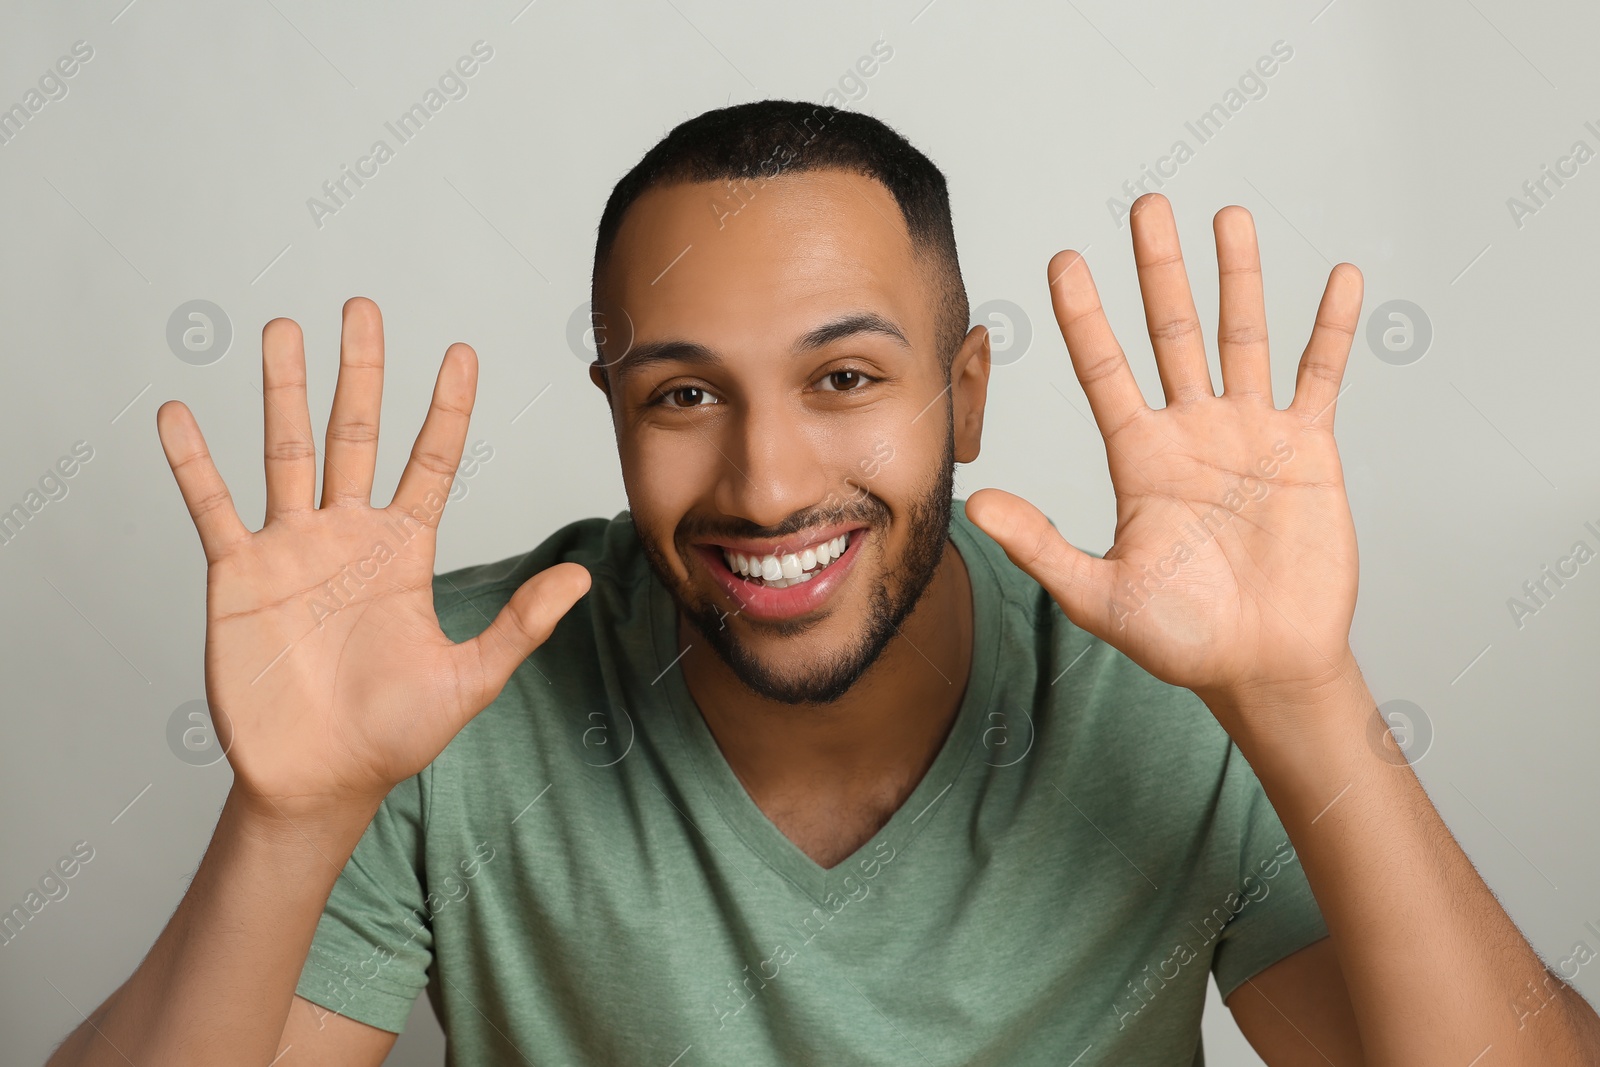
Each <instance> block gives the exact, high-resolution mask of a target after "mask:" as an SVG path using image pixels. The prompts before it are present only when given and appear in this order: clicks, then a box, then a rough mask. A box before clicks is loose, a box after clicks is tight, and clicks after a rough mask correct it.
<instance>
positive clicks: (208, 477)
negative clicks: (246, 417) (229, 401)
mask: <svg viewBox="0 0 1600 1067" xmlns="http://www.w3.org/2000/svg"><path fill="white" fill-rule="evenodd" d="M156 433H157V434H158V435H160V437H161V451H163V452H165V453H166V455H167V465H168V466H170V467H171V468H172V476H173V477H174V478H176V479H177V481H178V492H180V493H182V494H183V503H184V505H185V506H186V507H187V508H188V509H189V517H190V518H191V519H193V520H194V528H195V531H196V532H197V533H199V535H200V548H201V549H202V550H203V551H204V552H205V554H206V562H207V563H211V562H214V561H215V560H217V559H218V558H219V557H221V556H224V555H226V554H227V551H228V549H229V548H230V547H232V546H233V545H236V544H238V543H239V542H241V541H248V540H249V539H250V531H249V530H248V529H247V528H246V527H245V524H244V523H243V522H242V521H241V520H240V518H239V512H238V511H237V510H236V509H235V508H234V506H233V495H232V494H230V493H229V492H228V486H227V484H226V483H224V482H223V480H222V475H221V474H219V473H217V465H216V464H215V463H213V462H212V460H211V453H210V451H208V450H207V449H206V439H205V438H204V437H203V436H201V434H200V427H199V425H198V424H197V423H196V422H195V421H194V415H193V413H191V412H190V411H189V409H188V408H187V407H185V406H184V405H183V404H182V403H180V402H179V401H176V400H169V401H167V402H166V403H165V404H162V405H161V407H160V408H159V409H158V410H157V411H156Z"/></svg>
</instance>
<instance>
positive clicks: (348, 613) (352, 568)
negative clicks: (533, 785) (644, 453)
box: [157, 298, 589, 815]
mask: <svg viewBox="0 0 1600 1067" xmlns="http://www.w3.org/2000/svg"><path fill="white" fill-rule="evenodd" d="M261 354H262V384H263V389H262V395H263V397H264V399H265V410H264V414H265V436H266V442H265V451H264V456H265V463H266V480H267V486H266V488H267V506H266V523H265V525H264V526H263V528H262V529H261V530H259V531H256V532H253V533H252V532H251V531H250V530H248V529H247V528H246V527H245V525H244V523H243V522H241V521H240V518H239V515H238V513H237V511H235V509H234V506H233V501H232V498H231V496H230V495H229V493H228V490H227V487H226V486H225V485H224V484H223V481H222V478H221V476H220V475H219V474H218V473H217V469H216V466H215V465H214V464H213V463H212V460H211V457H210V455H209V453H208V452H207V451H206V446H205V442H204V440H203V439H202V437H201V435H200V430H199V427H198V426H197V425H196V424H195V421H194V417H193V415H191V414H190V412H189V410H188V409H187V408H186V407H184V405H182V404H181V403H178V402H176V401H173V402H169V403H167V404H165V405H163V406H162V408H161V410H160V412H159V413H158V416H157V419H158V428H159V431H160V434H161V443H162V447H163V449H164V450H165V452H166V455H167V460H168V462H169V463H170V464H171V465H172V469H173V474H174V475H175V477H176V478H177V481H178V486H179V488H180V490H181V491H182V493H183V498H184V501H185V503H186V504H187V505H188V508H189V512H190V515H191V516H192V517H193V519H194V522H195V526H196V528H197V529H198V531H199V533H200V541H201V545H202V547H203V548H204V550H205V555H206V561H207V564H208V569H207V582H206V653H205V665H206V698H207V702H208V703H209V705H210V708H211V711H212V714H213V717H214V719H215V721H216V725H217V732H218V737H219V740H221V742H222V744H223V745H224V746H225V748H226V751H227V753H228V759H229V762H230V763H231V764H232V766H233V770H234V774H235V783H236V788H241V787H242V788H243V789H245V790H246V791H247V792H248V794H249V795H250V797H251V798H252V799H257V800H260V801H265V802H268V803H270V804H271V805H272V806H273V807H275V808H277V809H278V810H279V811H280V812H281V813H283V814H285V815H290V814H292V812H294V811H296V810H299V811H306V810H320V809H321V808H322V807H323V806H325V805H338V804H341V803H347V802H358V803H368V804H370V803H375V802H376V801H377V800H381V799H382V797H383V796H384V795H385V794H386V793H387V792H388V790H389V789H390V788H391V787H392V786H393V785H394V784H395V783H397V782H399V781H401V780H403V779H405V778H407V777H409V776H411V775H413V774H415V773H417V772H418V771H419V770H421V769H422V768H423V767H425V766H426V765H427V764H428V763H430V762H431V761H432V760H433V759H434V758H435V757H436V756H437V755H438V754H439V752H440V751H442V750H443V748H444V746H445V745H446V744H447V743H448V742H449V740H450V739H451V738H452V737H454V736H455V734H456V733H457V732H458V731H459V730H460V729H461V727H462V726H464V725H465V724H466V723H467V721H468V720H470V719H471V717H472V716H473V715H475V714H476V713H477V712H478V711H480V710H481V709H482V708H483V707H484V706H485V705H487V704H488V703H489V701H491V700H493V699H494V697H495V696H496V695H497V694H498V693H499V692H500V690H501V688H502V687H503V686H504V685H505V683H506V680H507V679H508V678H509V676H510V674H511V672H512V671H513V670H514V669H515V668H516V666H517V665H518V664H519V663H520V662H522V660H523V659H524V658H526V657H527V655H528V654H529V653H530V652H532V651H533V649H534V648H536V647H537V646H538V645H539V644H540V643H542V642H543V641H544V640H545V638H547V637H548V636H549V634H550V631H551V630H552V629H553V628H554V626H555V624H556V622H557V621H558V620H559V619H560V618H561V616H562V615H563V614H564V613H565V612H566V611H567V610H568V609H569V608H570V607H571V606H572V604H573V603H574V602H575V601H576V600H577V599H578V598H579V597H580V596H582V595H583V594H584V592H586V591H587V589H588V587H589V576H588V572H587V571H586V570H584V568H582V567H581V566H579V565H577V564H572V563H563V564H560V565H558V566H555V567H552V568H550V569H549V570H547V571H544V572H542V573H540V574H538V575H536V576H534V577H533V578H532V579H530V580H529V581H528V582H527V583H526V584H525V585H523V587H522V588H521V589H519V590H518V591H517V593H516V595H515V596H513V597H512V599H511V601H510V603H509V604H507V605H506V607H505V608H504V609H503V610H502V611H501V612H500V613H499V615H498V616H497V617H496V618H495V619H494V620H493V622H492V623H490V625H489V626H488V628H487V629H486V630H485V631H484V632H483V633H482V634H480V635H479V636H478V637H476V638H474V639H472V640H470V641H466V642H463V643H460V644H456V643H455V642H453V641H451V640H450V639H449V638H448V637H447V636H446V635H445V634H444V632H443V631H442V630H441V629H440V628H439V621H438V617H437V616H436V615H435V613H434V606H433V591H432V578H433V561H434V544H435V537H436V530H437V527H438V524H439V519H440V517H441V515H442V513H443V509H444V503H445V500H446V497H447V495H448V493H449V489H450V484H451V481H452V479H453V478H454V475H455V468H456V465H457V464H458V463H459V462H460V459H461V450H462V445H463V444H464V442H465V440H466V433H467V422H468V418H469V416H470V414H471V411H472V402H473V397H474V395H475V392H476V379H477V359H476V355H475V354H474V353H473V351H472V349H471V348H469V347H468V346H466V345H462V344H458V345H452V346H451V348H450V350H449V351H448V352H446V353H445V359H444V362H443V365H442V366H441V368H440V371H439V377H438V381H437V384H436V385H435V388H434V394H433V401H432V404H431V406H430V408H429V410H428V415H427V418H426V420H425V421H424V423H423V426H422V430H421V431H420V432H419V433H418V435H417V439H416V444H415V446H414V447H413V449H412V452H411V458H410V460H409V462H408V463H407V464H406V467H405V470H404V472H403V474H402V475H401V478H400V484H399V486H398V488H397V489H396V491H395V495H394V500H393V501H392V502H391V503H390V504H389V506H388V507H386V508H374V507H372V506H371V504H370V502H369V498H370V495H371V491H372V477H373V468H374V465H375V463H376V459H377V448H378V415H379V409H380V407H381V404H382V392H383V323H382V319H381V317H380V316H379V312H378V307H377V305H376V304H374V303H373V302H372V301H370V300H365V299H361V298H356V299H352V300H350V301H348V302H347V303H346V304H345V307H344V321H343V330H342V335H341V341H340V354H339V379H338V385H337V386H336V388H335V391H334V400H333V409H332V413H331V415H330V418H329V422H328V432H327V445H326V449H325V457H324V458H325V467H324V473H323V488H322V500H321V506H320V507H317V506H314V500H313V497H314V494H315V490H316V481H317V470H316V448H315V445H314V443H313V439H312V436H311V419H310V414H309V412H308V409H307V405H306V388H305V354H304V347H303V340H302V337H301V333H300V329H299V327H298V326H297V325H296V324H295V323H294V322H293V321H291V320H289V319H274V320H273V321H272V322H269V323H268V324H267V325H266V327H265V328H264V329H263V331H262V339H261Z"/></svg>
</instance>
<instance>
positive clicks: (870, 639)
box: [639, 426, 955, 704]
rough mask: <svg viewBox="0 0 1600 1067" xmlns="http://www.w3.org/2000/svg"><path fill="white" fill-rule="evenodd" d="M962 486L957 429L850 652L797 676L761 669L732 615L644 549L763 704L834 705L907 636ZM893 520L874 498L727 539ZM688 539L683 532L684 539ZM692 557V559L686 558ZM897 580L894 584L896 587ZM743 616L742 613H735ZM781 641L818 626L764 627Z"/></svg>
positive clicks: (875, 589)
mask: <svg viewBox="0 0 1600 1067" xmlns="http://www.w3.org/2000/svg"><path fill="white" fill-rule="evenodd" d="M954 486H955V435H954V427H953V426H951V427H949V428H948V432H947V433H946V436H945V447H944V455H943V456H941V457H940V462H939V466H938V469H937V470H936V472H935V474H934V477H933V484H932V485H931V486H929V487H928V489H927V490H926V491H924V492H923V493H922V494H921V495H920V496H918V497H917V498H916V499H914V500H913V501H912V502H911V505H910V507H909V508H908V509H907V539H906V547H905V550H904V551H903V552H902V553H901V556H900V559H899V560H898V561H890V562H889V564H888V566H886V567H885V568H884V571H883V572H882V573H880V574H879V575H877V576H876V577H874V578H873V579H872V580H871V585H870V588H869V589H868V593H867V611H866V616H865V618H864V619H863V620H862V626H861V628H860V630H859V631H858V633H857V635H856V637H855V638H854V639H853V640H851V641H850V642H849V644H848V645H847V646H846V647H844V648H839V649H834V650H832V651H831V652H827V653H823V654H819V655H809V654H808V655H807V657H806V666H805V667H803V668H801V669H800V671H799V673H798V674H791V673H786V672H779V671H777V670H774V669H773V668H772V667H771V666H770V665H769V664H767V663H765V662H764V661H762V660H761V659H760V658H759V657H757V656H756V655H755V654H754V653H752V652H751V650H750V649H749V648H748V647H747V646H745V645H744V644H743V643H741V642H740V641H739V639H738V638H737V637H735V636H734V633H733V630H732V629H731V628H730V627H729V626H728V625H727V621H726V620H727V618H728V617H729V614H730V613H728V612H724V611H722V610H720V609H718V608H717V607H716V606H715V605H714V604H712V603H711V602H710V601H708V600H704V599H691V597H690V596H689V593H690V590H689V589H688V588H687V587H686V586H681V585H679V584H678V583H677V581H676V580H675V579H674V577H673V575H672V573H671V571H670V570H669V568H668V567H667V561H666V560H665V558H663V556H662V554H661V552H660V551H659V550H658V549H657V548H656V546H655V545H654V544H653V543H652V542H651V541H650V540H649V539H648V538H646V537H643V536H641V537H640V538H639V543H640V546H641V548H642V549H643V551H644V555H645V559H646V560H647V561H648V562H649V564H650V568H651V570H653V571H655V574H656V578H657V579H658V580H660V582H661V584H662V585H663V586H665V587H666V589H667V591H668V592H669V593H670V594H671V595H672V599H673V600H674V601H675V602H676V603H677V606H678V610H679V611H680V612H681V613H682V614H683V616H684V617H685V618H687V619H688V620H689V622H690V623H691V624H692V625H693V626H694V628H695V630H696V631H698V632H699V634H700V636H701V637H703V638H704V639H705V641H706V643H707V644H709V645H710V646H711V647H712V649H713V650H715V652H716V653H717V657H718V658H719V659H721V660H722V662H723V663H725V664H727V666H728V669H729V670H731V671H733V673H734V675H735V676H736V677H737V678H738V679H739V681H740V682H742V683H743V684H744V685H745V686H746V687H747V688H748V689H750V690H751V691H752V692H754V693H755V694H756V695H757V696H760V697H764V698H765V699H767V700H771V701H776V702H778V703H782V704H831V703H833V702H834V701H836V700H838V699H839V698H840V697H842V696H843V695H844V694H845V693H846V692H848V691H849V690H850V688H851V687H852V686H854V685H855V684H856V682H858V681H859V680H860V679H861V677H862V675H864V674H866V673H867V671H868V670H869V669H870V668H871V667H872V665H873V664H874V663H876V662H877V660H878V657H879V656H881V655H882V654H883V650H884V649H885V648H886V647H887V646H888V644H889V641H890V639H891V638H893V637H894V636H895V635H896V634H898V633H899V632H900V624H901V623H903V622H904V621H905V620H906V618H907V617H909V616H910V614H911V612H912V610H913V609H914V608H916V606H917V603H918V602H919V601H920V600H921V599H922V596H923V594H924V593H925V592H927V589H928V586H929V585H931V584H932V582H933V578H934V575H935V574H936V573H937V572H938V569H939V563H940V561H941V560H942V559H943V558H944V548H945V544H946V543H947V542H948V541H949V539H950V517H951V510H952V504H953V501H952V496H951V494H952V492H953V491H954ZM889 518H890V511H889V507H888V505H886V504H885V503H884V502H883V501H882V500H880V499H879V498H877V497H876V496H873V495H872V494H871V493H867V494H866V495H865V496H862V497H861V498H860V499H859V500H852V501H851V502H850V503H849V504H847V505H846V506H845V508H844V509H843V510H841V511H838V512H833V513H830V514H822V513H816V514H802V515H800V516H797V519H798V521H796V519H791V520H790V521H789V522H786V523H784V528H783V529H779V530H778V531H776V532H775V534H774V533H772V532H769V531H761V530H759V529H757V530H754V531H751V530H748V529H746V530H727V531H721V532H724V533H729V534H732V535H734V536H746V535H749V536H767V535H772V536H780V537H781V536H783V535H784V534H785V533H788V532H793V531H797V530H803V529H806V528H808V527H811V526H819V525H829V524H832V523H836V522H861V523H864V524H865V525H866V526H867V528H868V529H870V530H882V529H884V528H885V527H886V526H887V524H888V520H889ZM681 532H682V531H680V533H681ZM684 555H685V556H687V555H688V553H687V552H684ZM895 578H897V579H898V580H897V581H893V582H891V580H890V579H895ZM734 614H736V613H734ZM761 625H763V626H766V627H767V628H768V629H769V630H770V631H771V632H773V633H775V634H777V635H778V636H780V637H798V636H799V635H801V634H803V633H805V632H806V631H807V630H809V629H811V628H812V627H813V626H815V625H816V621H815V620H812V621H799V622H797V621H784V622H776V623H762V624H761Z"/></svg>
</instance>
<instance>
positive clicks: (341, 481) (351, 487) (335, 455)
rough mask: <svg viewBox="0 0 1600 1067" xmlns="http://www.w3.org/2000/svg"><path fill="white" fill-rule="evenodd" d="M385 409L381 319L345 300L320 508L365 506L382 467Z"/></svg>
mask: <svg viewBox="0 0 1600 1067" xmlns="http://www.w3.org/2000/svg"><path fill="white" fill-rule="evenodd" d="M382 406H383V316H382V315H381V314H379V312H378V305H377V304H374V303H373V302H372V301H371V300H368V299H366V298H364V297H353V298H352V299H350V300H347V301H345V305H344V323H343V327H342V328H341V330H340V331H339V382H338V384H337V385H335V386H334V389H333V410H332V411H331V412H330V413H329V415H328V437H327V443H326V444H325V445H324V446H323V449H322V452H323V456H322V461H323V469H322V506H323V507H328V506H329V505H330V504H337V505H346V504H366V503H369V502H370V500H371V497H372V472H373V469H374V468H375V467H376V466H377V462H378V412H379V409H380V408H381V407H382Z"/></svg>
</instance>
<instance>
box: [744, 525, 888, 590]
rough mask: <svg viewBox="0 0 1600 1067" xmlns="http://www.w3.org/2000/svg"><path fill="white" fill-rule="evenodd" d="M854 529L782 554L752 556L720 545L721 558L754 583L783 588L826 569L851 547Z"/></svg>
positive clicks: (770, 587)
mask: <svg viewBox="0 0 1600 1067" xmlns="http://www.w3.org/2000/svg"><path fill="white" fill-rule="evenodd" d="M855 532H857V531H847V532H845V533H842V534H840V535H839V536H838V537H835V538H832V539H830V540H827V541H821V542H819V543H817V544H815V545H809V546H807V547H806V548H805V549H803V550H802V551H800V552H786V553H784V554H783V555H773V556H751V555H746V554H744V553H742V552H730V551H729V550H727V549H723V550H722V559H723V561H724V562H725V563H727V565H728V569H729V570H731V571H732V572H733V573H734V574H737V575H739V576H740V577H741V578H743V579H744V580H745V581H747V582H750V583H751V584H753V585H759V586H764V587H766V588H768V589H784V588H787V587H788V586H791V585H800V584H801V583H803V582H809V581H810V580H811V579H813V578H815V577H816V576H817V575H819V574H821V573H822V572H823V571H825V570H827V569H828V567H830V566H831V565H832V564H833V563H834V562H835V561H836V560H838V558H839V557H840V556H842V555H844V551H845V549H846V548H848V547H850V536H851V534H852V533H855Z"/></svg>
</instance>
